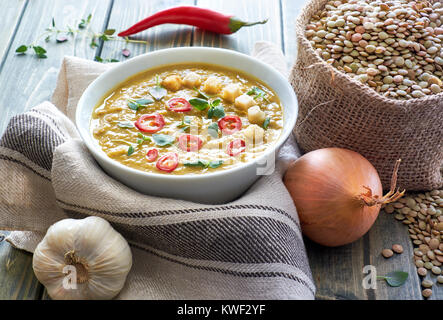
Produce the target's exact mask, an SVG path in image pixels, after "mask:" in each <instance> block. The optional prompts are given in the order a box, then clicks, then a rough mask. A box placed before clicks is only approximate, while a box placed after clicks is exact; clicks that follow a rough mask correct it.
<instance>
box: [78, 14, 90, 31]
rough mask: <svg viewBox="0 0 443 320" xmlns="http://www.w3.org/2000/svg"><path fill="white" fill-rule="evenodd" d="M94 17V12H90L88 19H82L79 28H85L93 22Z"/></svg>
mask: <svg viewBox="0 0 443 320" xmlns="http://www.w3.org/2000/svg"><path fill="white" fill-rule="evenodd" d="M91 19H92V14H89V15H88V17H87V18H86V19H81V20H80V23H79V25H78V28H79V29H84V28H86V27H87V25H88V24H89V23H90V22H91Z"/></svg>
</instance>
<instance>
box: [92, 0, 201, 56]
mask: <svg viewBox="0 0 443 320" xmlns="http://www.w3.org/2000/svg"><path fill="white" fill-rule="evenodd" d="M130 4H131V5H130V6H128V2H127V1H125V0H114V4H113V6H112V11H111V15H110V19H109V23H108V26H107V28H109V29H116V30H117V31H122V30H125V29H127V28H128V27H130V26H131V25H133V24H134V23H136V22H138V21H139V20H141V19H143V18H145V17H147V16H149V15H151V14H153V13H155V12H157V11H160V10H163V9H166V8H169V7H173V6H179V5H193V4H194V1H193V0H153V1H145V0H133V1H131V2H130ZM192 32H193V28H192V27H188V26H183V25H161V26H157V27H154V28H152V29H149V30H146V31H143V32H141V33H139V34H137V35H134V36H131V37H130V38H131V39H133V40H142V41H148V43H147V44H142V43H128V44H125V43H124V42H121V41H108V42H106V43H105V44H104V45H103V49H102V51H101V54H100V56H101V58H103V59H109V58H114V59H118V60H124V59H125V57H124V56H123V55H122V49H124V48H125V47H126V48H128V49H129V50H130V51H131V57H134V56H137V55H139V54H142V53H146V52H150V51H154V50H159V49H165V48H171V47H180V46H189V45H190V44H191V38H192Z"/></svg>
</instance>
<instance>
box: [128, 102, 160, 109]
mask: <svg viewBox="0 0 443 320" xmlns="http://www.w3.org/2000/svg"><path fill="white" fill-rule="evenodd" d="M152 103H154V100H152V99H138V100H134V99H128V107H129V108H131V109H132V110H135V111H138V110H139V109H140V108H145V107H147V106H148V105H150V104H152Z"/></svg>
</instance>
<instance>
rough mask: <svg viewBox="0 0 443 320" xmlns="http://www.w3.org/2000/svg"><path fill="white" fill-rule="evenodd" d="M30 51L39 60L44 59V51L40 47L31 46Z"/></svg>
mask: <svg viewBox="0 0 443 320" xmlns="http://www.w3.org/2000/svg"><path fill="white" fill-rule="evenodd" d="M32 49H34V52H35V54H36V55H37V57H38V58H40V59H46V58H47V56H46V50H45V49H44V48H42V47H40V46H33V47H32Z"/></svg>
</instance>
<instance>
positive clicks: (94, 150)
mask: <svg viewBox="0 0 443 320" xmlns="http://www.w3.org/2000/svg"><path fill="white" fill-rule="evenodd" d="M180 51H207V52H208V53H209V54H210V52H218V53H221V54H228V55H232V56H236V57H240V58H242V59H248V60H251V61H253V63H255V64H257V65H259V67H260V68H263V69H265V71H266V72H269V73H272V74H274V76H275V75H276V76H277V77H279V78H280V79H281V80H283V83H284V84H285V87H286V89H287V90H288V91H289V92H290V94H289V96H290V98H291V100H292V101H289V105H290V106H285V105H283V104H282V106H283V108H285V107H290V108H291V107H292V108H295V110H294V113H293V116H292V117H291V118H290V119H283V121H284V122H283V126H284V127H285V126H290V127H291V129H290V130H287V132H284V130H283V131H282V134H281V135H280V137H279V138H278V140H277V142H275V144H274V145H272V146H270V147H269V148H268V149H267V150H266V151H265V152H264V153H263V154H262V155H260V156H259V157H257V158H255V159H253V160H252V161H249V162H245V163H242V164H239V165H237V166H235V167H233V168H230V169H226V170H220V171H215V172H205V173H204V174H183V175H167V174H162V173H154V172H145V171H142V170H138V169H134V168H131V167H128V166H125V165H123V164H121V163H120V162H118V161H116V160H114V159H111V158H109V157H107V156H106V155H105V154H104V153H103V150H99V147H98V146H96V145H95V144H94V143H93V137H92V136H91V131H90V119H91V118H90V117H91V115H90V116H89V117H88V119H89V121H88V130H86V131H87V132H88V135H87V136H85V135H84V132H83V130H80V127H82V125H81V124H82V121H81V115H82V110H84V109H85V108H84V107H82V105H86V104H85V100H86V96H87V93H88V92H89V91H91V90H94V89H95V88H96V87H97V86H98V85H99V84H100V83H101V82H103V81H104V80H106V78H107V77H108V76H109V75H110V74H112V73H115V72H117V70H119V69H121V68H124V67H125V65H128V64H137V63H138V62H139V61H143V60H144V59H146V57H152V56H158V55H164V54H170V53H171V52H180ZM189 62H190V63H192V62H193V61H192V60H191V61H189ZM171 64H172V63H165V64H163V65H171ZM209 64H211V63H209ZM213 65H216V66H220V67H225V68H228V69H234V70H235V69H238V68H232V67H229V66H227V65H223V64H217V63H214V64H213ZM160 66H162V65H161V64H159V65H157V66H153V67H150V68H147V69H143V70H139V71H137V72H136V73H134V74H132V75H130V76H128V78H127V79H129V78H130V77H132V76H134V75H136V74H137V73H140V72H143V71H147V70H149V69H152V68H156V67H160ZM238 70H240V71H242V72H244V73H245V74H247V75H248V74H250V73H249V72H247V71H246V70H242V69H238ZM250 75H251V76H254V75H252V74H250ZM254 77H256V76H254ZM256 78H258V77H256ZM260 80H261V81H263V82H265V83H266V81H265V80H263V79H260ZM123 81H124V80H123ZM266 85H268V86H270V87H271V88H272V85H270V84H268V83H266ZM116 86H118V84H117V85H116ZM272 89H273V90H275V89H274V88H272ZM109 90H112V88H109ZM298 109H299V108H298V101H297V97H296V94H295V92H294V89H293V88H292V86H291V85H290V83H289V81H288V79H287V78H285V77H284V76H283V74H281V73H280V72H279V71H277V70H276V69H274V68H273V67H271V66H270V65H268V64H266V63H264V62H262V61H260V60H258V59H257V58H255V57H253V56H250V55H247V54H244V53H241V52H237V51H234V50H229V49H224V48H211V47H198V46H194V47H176V48H167V49H160V50H156V51H152V52H148V53H145V54H141V55H139V56H136V57H134V58H131V59H129V60H127V61H124V62H120V63H118V64H117V65H116V66H113V67H112V68H110V69H108V70H106V71H105V72H103V73H102V74H100V75H99V76H98V77H97V78H96V79H95V80H94V81H93V82H91V83H90V84H89V85H88V87H87V88H86V89H85V90H84V91H83V93H82V95H81V97H80V99H79V101H78V103H77V108H76V111H75V125H76V127H77V131H78V132H79V135H80V137H81V139H82V141H83V142H84V143H85V144H86V146H87V148H88V150H89V152H91V154H92V155H93V156H94V157H95V158H99V159H100V160H101V161H104V162H105V163H106V164H107V165H110V166H113V167H116V168H119V169H121V170H123V171H127V172H129V173H132V174H135V175H139V176H143V177H147V178H160V179H169V180H176V179H178V180H186V179H190V180H202V179H208V178H215V177H218V176H221V175H227V174H233V173H236V172H239V171H242V170H245V169H246V168H248V167H251V166H253V165H256V164H257V163H260V160H263V159H265V158H267V157H269V156H270V155H272V154H273V156H274V158H276V157H277V155H276V153H277V152H278V150H279V149H280V147H281V146H282V145H283V144H284V143H285V142H286V140H287V139H288V137H289V135H290V134H291V133H292V131H293V128H294V126H295V123H296V120H297V116H298ZM83 126H84V125H83ZM102 153H103V154H102Z"/></svg>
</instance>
